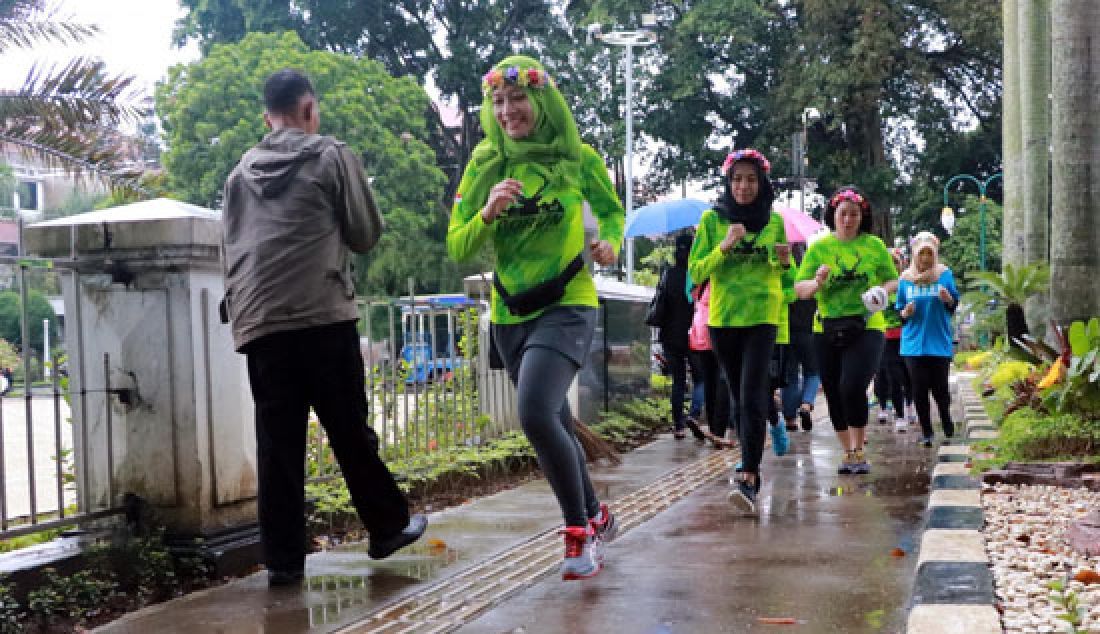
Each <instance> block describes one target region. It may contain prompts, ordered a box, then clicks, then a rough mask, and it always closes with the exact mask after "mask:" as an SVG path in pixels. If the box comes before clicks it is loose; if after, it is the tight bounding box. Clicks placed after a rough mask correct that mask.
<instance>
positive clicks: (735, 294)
mask: <svg viewBox="0 0 1100 634" xmlns="http://www.w3.org/2000/svg"><path fill="white" fill-rule="evenodd" d="M769 171H771V165H770V164H769V163H768V159H766V158H765V157H764V155H763V154H761V153H760V152H758V151H756V150H753V149H745V150H737V151H735V152H732V153H730V154H729V155H728V156H727V157H726V161H725V163H724V164H723V165H722V174H723V177H724V178H723V181H724V184H725V186H724V188H723V192H722V196H721V198H720V199H719V201H718V202H717V203H715V205H714V208H713V209H708V210H707V211H705V212H703V216H702V218H700V220H699V228H698V230H697V232H696V234H695V243H694V244H693V245H692V248H691V255H690V257H689V258H688V268H689V270H690V271H691V277H692V279H693V280H695V281H696V282H698V283H702V282H703V280H709V281H710V288H711V297H710V318H709V321H708V324H707V325H708V326H709V327H710V339H711V345H712V347H713V348H714V352H715V354H717V356H718V360H719V362H720V363H721V364H722V368H723V369H724V370H725V372H726V377H727V378H728V379H729V384H730V390H731V391H732V393H733V397H734V401H735V402H736V403H737V407H738V408H739V411H740V422H741V424H740V429H739V436H740V441H741V452H742V453H741V458H742V467H741V470H740V471H738V472H737V473H736V474H735V476H734V483H735V486H734V488H733V490H732V491H731V492H730V495H729V500H730V503H731V504H732V505H734V506H735V507H736V508H738V509H739V510H741V511H744V512H745V513H747V514H755V513H756V511H757V507H756V497H757V495H758V494H759V492H760V482H761V477H760V459H761V456H762V454H763V452H764V436H765V425H767V415H768V401H769V399H770V398H771V392H770V385H769V378H768V364H769V361H770V360H771V356H772V348H773V347H774V345H775V337H776V331H777V327H778V324H779V320H780V311H785V310H786V309H787V305H786V302H785V300H784V297H783V287H782V274H783V271H784V270H785V269H787V268H789V267H790V248H789V246H788V245H787V235H786V232H785V231H784V229H783V218H782V217H781V216H780V215H779V214H778V213H775V212H773V211H772V208H771V207H772V202H773V201H774V200H775V192H774V190H773V189H772V184H771V181H769V180H768V172H769Z"/></svg>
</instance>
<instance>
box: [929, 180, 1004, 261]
mask: <svg viewBox="0 0 1100 634" xmlns="http://www.w3.org/2000/svg"><path fill="white" fill-rule="evenodd" d="M1001 177H1002V174H1001V173H1000V172H997V173H996V174H994V175H992V176H990V177H989V178H987V179H985V180H984V181H980V180H978V179H977V178H976V177H974V176H971V175H970V174H956V175H955V176H952V177H951V178H950V179H949V180H948V181H947V183H945V184H944V186H943V212H942V213H941V214H940V218H941V219H943V220H941V222H943V225H944V228H945V229H947V230H948V232H950V231H951V227H949V226H948V224H950V225H952V226H953V225H954V211H953V210H952V209H951V207H950V206H948V204H947V190H948V188H950V187H951V185H952V184H954V183H955V181H971V182H972V183H974V184H975V185H977V186H978V195H979V196H980V198H979V205H978V214H979V216H978V224H979V227H980V229H979V231H980V233H979V238H978V262H979V266H980V267H981V270H983V271H984V270H985V203H986V200H987V199H986V196H985V191H986V189H988V188H989V184H990V183H992V182H993V181H995V180H997V179H998V178H1001Z"/></svg>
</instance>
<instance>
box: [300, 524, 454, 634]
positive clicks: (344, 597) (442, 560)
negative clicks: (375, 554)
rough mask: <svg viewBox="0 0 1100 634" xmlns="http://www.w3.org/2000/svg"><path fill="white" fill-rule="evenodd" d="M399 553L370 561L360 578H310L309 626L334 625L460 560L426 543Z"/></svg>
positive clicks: (334, 576)
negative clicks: (349, 614)
mask: <svg viewBox="0 0 1100 634" xmlns="http://www.w3.org/2000/svg"><path fill="white" fill-rule="evenodd" d="M402 554H403V555H404V556H403V557H401V558H400V559H395V560H393V561H380V562H372V563H371V564H370V567H369V568H366V574H362V575H349V574H326V575H309V576H308V577H307V578H306V586H305V590H306V593H307V596H306V607H307V610H308V612H309V625H310V627H316V626H319V625H325V624H329V623H334V622H336V621H338V620H340V618H341V615H342V614H343V613H345V612H347V611H349V610H355V609H362V608H364V607H368V606H369V605H372V604H375V603H377V602H378V601H379V600H380V599H384V598H386V597H390V596H393V595H395V594H396V592H397V591H399V590H400V589H401V588H403V587H405V586H409V585H414V584H416V583H418V582H421V581H424V580H428V579H432V578H434V577H436V576H437V575H438V573H439V570H440V569H441V568H444V567H446V566H449V565H451V564H454V563H455V562H457V561H458V560H459V559H461V556H460V555H459V553H458V551H457V550H455V549H453V548H449V547H447V546H445V545H444V546H439V545H433V544H428V543H424V544H416V545H414V546H410V547H408V548H406V549H405V550H404V551H402Z"/></svg>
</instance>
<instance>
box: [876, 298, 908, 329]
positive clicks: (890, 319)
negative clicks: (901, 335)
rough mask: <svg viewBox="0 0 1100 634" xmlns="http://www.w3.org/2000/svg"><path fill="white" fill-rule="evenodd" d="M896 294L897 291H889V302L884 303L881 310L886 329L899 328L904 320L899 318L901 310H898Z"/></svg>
mask: <svg viewBox="0 0 1100 634" xmlns="http://www.w3.org/2000/svg"><path fill="white" fill-rule="evenodd" d="M897 303H898V294H897V292H893V293H890V303H889V304H887V305H886V308H885V309H883V311H882V319H883V320H884V321H885V323H886V329H887V330H890V329H893V328H901V327H902V326H903V325H904V323H905V322H904V321H902V318H901V311H899V310H898V308H897V305H896V304H897Z"/></svg>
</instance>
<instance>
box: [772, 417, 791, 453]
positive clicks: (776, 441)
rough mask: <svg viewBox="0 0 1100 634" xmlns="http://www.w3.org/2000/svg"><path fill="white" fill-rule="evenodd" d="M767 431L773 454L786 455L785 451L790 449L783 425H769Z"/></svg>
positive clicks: (789, 442)
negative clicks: (769, 435)
mask: <svg viewBox="0 0 1100 634" xmlns="http://www.w3.org/2000/svg"><path fill="white" fill-rule="evenodd" d="M768 431H770V432H771V435H772V451H774V452H775V455H777V456H785V455H787V451H788V450H789V449H790V448H791V441H790V438H788V437H787V429H786V427H784V426H783V423H776V424H775V425H769V426H768Z"/></svg>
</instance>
